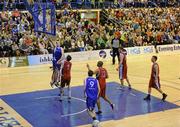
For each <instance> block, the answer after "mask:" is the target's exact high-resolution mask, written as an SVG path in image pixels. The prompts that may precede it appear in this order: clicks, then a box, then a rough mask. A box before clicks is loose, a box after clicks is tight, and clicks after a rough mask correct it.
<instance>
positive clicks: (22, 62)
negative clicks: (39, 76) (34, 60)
mask: <svg viewBox="0 0 180 127" xmlns="http://www.w3.org/2000/svg"><path fill="white" fill-rule="evenodd" d="M28 65H29V64H28V58H27V57H26V56H24V57H10V58H9V65H8V67H21V66H28Z"/></svg>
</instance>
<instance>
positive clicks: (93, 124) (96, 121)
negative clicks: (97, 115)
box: [92, 120, 100, 127]
mask: <svg viewBox="0 0 180 127" xmlns="http://www.w3.org/2000/svg"><path fill="white" fill-rule="evenodd" d="M92 126H93V127H100V126H99V121H98V120H94V121H93V123H92Z"/></svg>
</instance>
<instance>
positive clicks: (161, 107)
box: [0, 52, 180, 127]
mask: <svg viewBox="0 0 180 127" xmlns="http://www.w3.org/2000/svg"><path fill="white" fill-rule="evenodd" d="M152 55H153V54H149V55H137V56H128V74H129V79H130V82H131V84H132V88H133V89H132V90H128V88H125V90H123V91H122V90H118V89H117V87H118V86H119V80H118V72H117V71H116V66H117V64H116V65H112V64H111V59H103V61H104V66H105V67H106V68H107V70H108V72H109V79H108V81H107V82H108V83H107V95H108V96H109V98H110V99H111V100H112V102H113V103H114V104H115V110H114V111H112V110H111V108H110V106H109V105H108V104H107V103H106V102H104V101H103V100H102V101H101V102H102V112H103V113H102V115H98V116H97V118H98V119H99V120H100V122H101V124H100V125H101V126H102V127H112V126H113V127H124V126H126V127H144V126H146V127H178V126H180V117H179V116H180V113H179V112H180V79H179V78H180V66H179V65H180V52H174V53H172V52H171V53H168V52H166V53H159V54H157V56H158V57H159V59H158V63H159V65H160V79H161V85H162V89H163V90H164V91H165V92H166V93H167V94H168V97H167V100H166V102H162V101H161V95H160V94H159V93H157V92H156V91H155V90H153V92H152V95H153V97H152V100H151V101H150V102H147V101H144V100H143V98H144V97H145V96H146V93H147V87H148V82H149V76H150V71H151V62H150V58H151V56H152ZM96 62H97V61H95V60H89V61H84V62H73V66H72V83H71V86H72V99H71V101H70V102H68V100H67V97H66V95H67V92H66V91H65V97H63V101H62V102H61V101H59V97H58V94H59V90H58V89H52V88H51V87H50V85H49V82H50V77H51V73H52V71H51V70H50V69H49V67H50V66H51V65H40V66H31V67H16V68H1V71H0V81H1V83H0V84H1V87H0V88H1V90H0V91H1V92H0V93H1V100H0V103H1V104H0V105H1V107H0V108H1V110H0V111H1V115H2V116H1V117H0V123H1V126H6V125H5V123H11V125H17V126H24V127H30V126H35V127H71V126H81V127H90V126H91V123H92V120H91V119H90V117H89V116H88V114H87V112H86V105H85V99H84V97H83V80H84V79H85V77H86V76H87V68H86V63H89V64H90V65H91V68H94V69H95V68H96ZM2 123H3V125H2Z"/></svg>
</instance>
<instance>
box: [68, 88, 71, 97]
mask: <svg viewBox="0 0 180 127" xmlns="http://www.w3.org/2000/svg"><path fill="white" fill-rule="evenodd" d="M68 97H71V88H70V87H69V88H68Z"/></svg>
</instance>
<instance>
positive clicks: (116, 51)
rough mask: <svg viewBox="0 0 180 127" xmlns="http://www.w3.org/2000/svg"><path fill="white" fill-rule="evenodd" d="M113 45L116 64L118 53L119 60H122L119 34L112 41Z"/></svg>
mask: <svg viewBox="0 0 180 127" xmlns="http://www.w3.org/2000/svg"><path fill="white" fill-rule="evenodd" d="M111 45H112V52H113V56H112V57H113V58H112V64H113V65H114V64H115V57H116V55H117V57H118V62H119V61H120V58H119V47H120V40H119V38H118V36H115V38H114V39H113V40H112V42H111Z"/></svg>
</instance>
